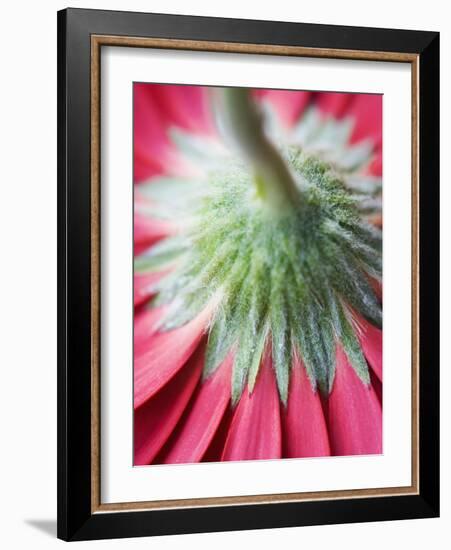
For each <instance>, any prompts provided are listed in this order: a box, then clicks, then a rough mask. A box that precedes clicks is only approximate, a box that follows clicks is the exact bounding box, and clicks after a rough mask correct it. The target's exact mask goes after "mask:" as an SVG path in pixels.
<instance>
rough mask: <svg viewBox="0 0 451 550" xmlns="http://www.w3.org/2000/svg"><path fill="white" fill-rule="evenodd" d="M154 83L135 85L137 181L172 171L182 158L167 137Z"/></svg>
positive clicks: (135, 178) (134, 147) (165, 121)
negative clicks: (154, 91) (155, 95)
mask: <svg viewBox="0 0 451 550" xmlns="http://www.w3.org/2000/svg"><path fill="white" fill-rule="evenodd" d="M153 86H154V85H153V84H135V85H134V88H133V152H134V180H135V181H141V180H143V179H147V178H150V177H151V176H154V175H156V174H161V173H164V172H173V171H174V169H175V167H176V166H177V163H178V161H179V158H178V155H177V153H176V151H175V149H174V148H173V146H172V144H171V142H170V141H169V139H168V135H167V129H168V122H167V120H166V119H165V114H164V112H163V111H162V110H161V107H160V105H159V104H158V102H157V101H156V100H155V97H154V94H153V92H152V88H153Z"/></svg>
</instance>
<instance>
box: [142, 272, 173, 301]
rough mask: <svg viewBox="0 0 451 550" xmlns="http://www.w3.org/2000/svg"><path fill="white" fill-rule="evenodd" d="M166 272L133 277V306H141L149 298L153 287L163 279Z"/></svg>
mask: <svg viewBox="0 0 451 550" xmlns="http://www.w3.org/2000/svg"><path fill="white" fill-rule="evenodd" d="M167 273H168V272H167V271H159V272H158V273H148V274H143V275H141V274H137V273H135V275H134V276H133V301H134V305H135V306H139V305H140V304H143V303H144V302H146V301H147V300H149V298H151V297H152V296H153V295H154V294H155V292H154V290H153V289H154V285H155V284H156V283H158V281H159V280H160V279H161V278H163V277H164V276H165V275H166V274H167Z"/></svg>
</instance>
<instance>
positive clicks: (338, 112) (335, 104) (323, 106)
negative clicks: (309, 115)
mask: <svg viewBox="0 0 451 550" xmlns="http://www.w3.org/2000/svg"><path fill="white" fill-rule="evenodd" d="M353 97H354V94H349V93H338V92H320V93H318V94H317V95H316V100H315V105H316V106H317V107H318V108H319V110H320V111H321V112H323V113H324V114H326V115H332V116H334V117H336V118H340V117H342V116H343V115H345V114H346V109H347V107H348V106H349V104H350V102H351V101H352V98H353Z"/></svg>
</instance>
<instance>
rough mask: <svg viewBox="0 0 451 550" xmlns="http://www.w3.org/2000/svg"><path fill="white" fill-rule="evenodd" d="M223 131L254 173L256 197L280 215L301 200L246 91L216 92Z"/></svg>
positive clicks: (231, 89) (260, 115)
mask: <svg viewBox="0 0 451 550" xmlns="http://www.w3.org/2000/svg"><path fill="white" fill-rule="evenodd" d="M215 107H216V109H217V112H218V115H219V122H220V124H221V129H222V130H223V131H224V132H225V134H226V137H228V138H229V139H231V141H232V142H233V144H234V145H235V147H236V148H237V149H238V150H239V152H240V154H241V155H242V157H243V158H244V159H245V160H246V161H247V162H248V163H249V164H250V166H251V167H252V169H253V171H254V183H255V187H256V191H257V196H258V197H259V198H260V199H261V200H262V201H264V202H265V203H267V204H268V206H269V207H271V209H273V210H275V211H277V212H279V213H280V212H284V211H286V210H287V209H291V208H292V207H293V204H294V203H295V202H296V201H298V200H299V193H298V191H297V186H296V183H295V181H294V178H293V176H292V174H291V172H290V170H289V168H288V166H287V165H286V163H285V161H284V159H283V158H282V155H281V154H280V153H279V151H278V150H277V149H276V147H275V146H274V145H273V143H271V141H269V139H268V138H267V136H266V134H265V132H264V129H263V117H262V114H261V113H260V112H259V111H258V109H257V106H256V105H255V104H254V102H253V101H252V99H251V97H250V94H249V92H248V90H246V89H245V88H220V89H218V90H217V91H215Z"/></svg>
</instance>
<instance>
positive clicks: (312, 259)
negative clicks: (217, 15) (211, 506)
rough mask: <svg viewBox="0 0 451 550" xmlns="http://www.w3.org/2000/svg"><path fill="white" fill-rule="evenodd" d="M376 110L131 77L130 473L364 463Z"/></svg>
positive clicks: (373, 425)
mask: <svg viewBox="0 0 451 550" xmlns="http://www.w3.org/2000/svg"><path fill="white" fill-rule="evenodd" d="M382 101H383V100H382V95H377V94H374V95H373V94H353V93H333V92H317V91H290V90H265V89H247V88H215V87H203V86H190V85H172V84H171V85H165V84H153V83H134V84H133V103H134V105H133V124H134V145H133V147H134V151H133V152H134V176H133V177H134V464H135V466H143V465H149V464H176V463H196V462H211V461H213V462H221V461H240V460H258V459H283V458H308V457H330V456H335V457H336V456H349V455H372V454H380V453H382V451H383V449H382Z"/></svg>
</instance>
